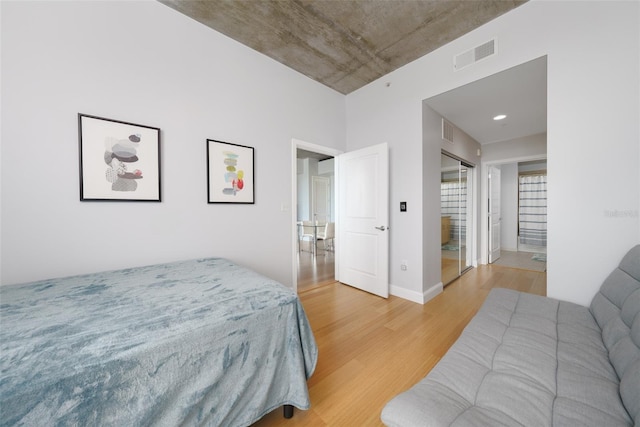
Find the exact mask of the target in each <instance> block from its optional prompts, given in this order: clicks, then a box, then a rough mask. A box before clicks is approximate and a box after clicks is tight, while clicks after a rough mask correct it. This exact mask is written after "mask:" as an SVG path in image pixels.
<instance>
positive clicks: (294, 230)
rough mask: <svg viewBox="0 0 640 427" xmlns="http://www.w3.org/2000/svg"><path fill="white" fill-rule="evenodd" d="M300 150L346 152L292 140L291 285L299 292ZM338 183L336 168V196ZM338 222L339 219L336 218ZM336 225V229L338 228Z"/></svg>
mask: <svg viewBox="0 0 640 427" xmlns="http://www.w3.org/2000/svg"><path fill="white" fill-rule="evenodd" d="M298 148H300V149H302V150H307V151H312V152H314V153H320V154H326V155H327V156H333V157H337V156H338V155H340V154H342V153H344V151H341V150H337V149H335V148H330V147H325V146H323V145H318V144H313V143H311V142H306V141H302V140H300V139H296V138H291V245H290V246H291V283H292V284H293V290H294V291H295V292H296V293H297V292H298V261H297V259H298V226H297V225H296V222H297V221H298V216H297V215H298ZM336 182H338V176H337V173H335V166H334V188H333V191H334V194H336V193H335V185H336V184H335V183H336ZM334 202H335V203H336V209H337V208H338V200H337V198H334ZM335 221H336V222H337V221H338V219H337V218H336V219H335ZM338 226H339V225H338V224H337V223H336V229H337V228H338ZM335 274H336V280H338V271H337V269H336V273H335Z"/></svg>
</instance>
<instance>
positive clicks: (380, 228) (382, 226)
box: [376, 225, 386, 231]
mask: <svg viewBox="0 0 640 427" xmlns="http://www.w3.org/2000/svg"><path fill="white" fill-rule="evenodd" d="M376 230H380V231H384V230H386V228H385V226H384V225H381V226H380V227H376Z"/></svg>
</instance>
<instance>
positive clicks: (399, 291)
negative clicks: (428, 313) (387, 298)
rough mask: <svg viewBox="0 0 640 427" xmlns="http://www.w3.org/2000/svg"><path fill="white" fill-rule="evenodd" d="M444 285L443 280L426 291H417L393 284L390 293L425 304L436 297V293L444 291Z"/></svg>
mask: <svg viewBox="0 0 640 427" xmlns="http://www.w3.org/2000/svg"><path fill="white" fill-rule="evenodd" d="M442 289H443V285H442V282H440V283H438V284H436V285H434V286H432V287H431V288H429V289H427V290H426V291H424V292H416V291H411V290H409V289H406V288H401V287H399V286H395V285H391V286H390V287H389V293H390V294H391V295H393V296H396V297H398V298H402V299H406V300H409V301H412V302H417V303H418V304H425V303H426V302H427V301H429V300H430V299H432V298H434V297H435V296H436V295H438V294H440V293H442Z"/></svg>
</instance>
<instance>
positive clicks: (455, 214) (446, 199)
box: [440, 180, 467, 242]
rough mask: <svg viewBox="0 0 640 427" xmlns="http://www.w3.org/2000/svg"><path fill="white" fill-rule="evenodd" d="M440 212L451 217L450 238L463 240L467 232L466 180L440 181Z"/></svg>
mask: <svg viewBox="0 0 640 427" xmlns="http://www.w3.org/2000/svg"><path fill="white" fill-rule="evenodd" d="M440 214H441V215H442V216H450V217H451V236H450V237H451V239H453V240H459V241H461V242H464V240H465V239H466V232H467V224H466V222H467V181H466V180H465V181H462V182H458V181H449V182H441V183H440Z"/></svg>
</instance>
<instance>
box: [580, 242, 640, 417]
mask: <svg viewBox="0 0 640 427" xmlns="http://www.w3.org/2000/svg"><path fill="white" fill-rule="evenodd" d="M590 308H591V313H592V314H593V317H594V318H595V319H596V321H597V322H598V325H599V326H600V329H601V330H602V340H603V341H604V344H605V346H606V347H607V349H608V350H609V360H610V361H611V364H612V365H613V367H614V369H615V370H616V373H617V374H618V377H619V378H620V396H621V397H622V402H623V403H624V406H625V408H626V409H627V412H629V415H631V418H633V420H634V423H635V424H636V425H640V245H637V246H635V247H634V248H633V249H631V250H630V251H629V252H628V253H627V254H626V255H625V257H624V258H623V259H622V261H621V262H620V265H618V268H616V269H615V270H613V272H611V274H610V275H609V277H607V279H606V280H605V281H604V283H603V284H602V286H601V287H600V291H599V292H598V293H597V294H596V296H595V297H593V300H592V301H591V307H590Z"/></svg>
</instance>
